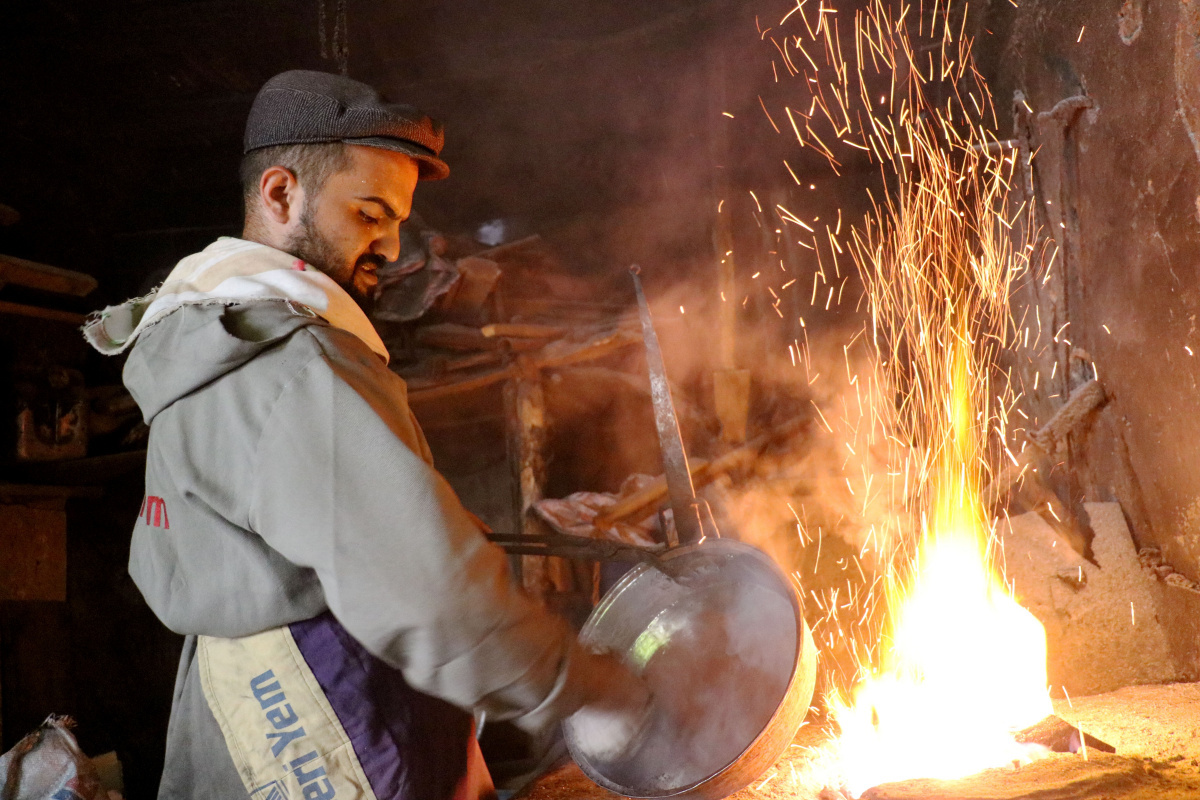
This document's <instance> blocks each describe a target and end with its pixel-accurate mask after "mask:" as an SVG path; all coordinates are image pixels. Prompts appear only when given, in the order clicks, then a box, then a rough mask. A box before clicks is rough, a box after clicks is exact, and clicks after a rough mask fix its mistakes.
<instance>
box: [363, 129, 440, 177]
mask: <svg viewBox="0 0 1200 800" xmlns="http://www.w3.org/2000/svg"><path fill="white" fill-rule="evenodd" d="M342 141H343V142H345V143H346V144H360V145H363V146H365V147H378V148H380V149H383V150H391V151H393V152H396V153H404V154H405V155H406V156H412V157H413V158H414V159H416V162H417V178H418V180H422V181H440V180H441V179H442V178H445V177H448V176H449V175H450V165H449V164H447V163H446V162H445V161H442V160H441V159H440V158H438V157H437V156H435V155H434V154H433V153H432V152H430V150H429V149H428V148H425V147H422V146H421V145H419V144H415V143H414V142H409V141H405V140H404V139H395V138H392V137H391V136H364V137H362V138H360V139H342Z"/></svg>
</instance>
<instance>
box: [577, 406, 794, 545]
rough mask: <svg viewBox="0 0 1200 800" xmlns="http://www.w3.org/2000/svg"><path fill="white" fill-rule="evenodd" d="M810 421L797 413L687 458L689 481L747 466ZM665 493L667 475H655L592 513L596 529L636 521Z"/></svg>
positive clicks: (711, 478) (698, 483) (708, 478)
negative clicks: (742, 440)
mask: <svg viewBox="0 0 1200 800" xmlns="http://www.w3.org/2000/svg"><path fill="white" fill-rule="evenodd" d="M811 425H812V418H811V417H801V418H800V419H796V420H793V421H792V422H789V423H787V424H785V425H782V426H780V427H779V428H776V429H775V430H774V431H772V432H771V433H769V434H766V435H764V436H759V437H758V438H757V439H755V440H754V441H752V442H750V443H749V444H746V445H744V446H742V447H738V448H736V449H734V450H730V451H729V452H728V453H725V454H724V455H722V456H719V457H717V458H714V459H713V460H712V461H703V460H701V459H691V461H690V463H689V464H688V471H689V472H690V473H691V474H692V485H693V486H694V487H695V488H696V489H697V490H699V489H700V487H702V486H705V485H707V484H709V483H711V482H712V481H714V480H716V479H717V478H718V477H720V476H721V475H724V474H725V473H727V472H731V471H732V470H735V469H739V468H741V467H745V466H747V465H748V464H750V462H752V461H753V460H754V459H756V458H758V455H759V453H760V452H762V451H763V450H764V449H765V448H766V447H767V446H768V445H771V444H773V443H776V442H784V441H787V440H789V439H791V438H792V437H793V436H796V435H798V434H800V433H802V432H804V431H806V430H807V429H808V428H809V427H811ZM666 497H667V479H666V478H665V477H664V476H662V475H659V476H658V477H657V478H655V479H654V481H653V482H651V483H650V484H649V485H647V486H646V487H645V488H644V489H642V490H641V491H639V492H635V493H633V494H631V495H629V496H628V497H625V498H622V499H621V500H620V501H618V502H617V503H616V504H615V505H613V506H611V507H610V508H608V509H607V510H605V511H604V513H602V514H598V515H596V519H595V523H594V524H595V525H596V527H597V528H598V529H600V530H604V529H607V528H611V527H612V526H613V525H615V524H616V523H618V522H637V521H639V520H642V519H645V518H646V517H647V516H649V514H650V513H651V512H652V511H653V510H654V508H655V507H656V506H658V505H659V504H660V503H662V502H663V500H665V499H666Z"/></svg>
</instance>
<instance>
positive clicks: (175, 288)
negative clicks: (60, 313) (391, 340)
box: [85, 71, 646, 800]
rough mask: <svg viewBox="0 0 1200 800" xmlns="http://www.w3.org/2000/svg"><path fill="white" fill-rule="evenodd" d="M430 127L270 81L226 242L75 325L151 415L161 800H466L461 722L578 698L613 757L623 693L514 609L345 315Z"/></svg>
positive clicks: (391, 239)
mask: <svg viewBox="0 0 1200 800" xmlns="http://www.w3.org/2000/svg"><path fill="white" fill-rule="evenodd" d="M442 141H443V136H442V130H441V127H440V126H439V125H438V124H437V123H435V122H433V121H432V120H431V119H429V118H428V117H426V116H424V115H422V114H420V113H419V112H417V111H416V110H415V109H412V108H410V107H407V106H399V105H393V104H389V103H386V102H384V101H383V100H382V98H380V96H379V95H378V94H377V93H376V92H375V91H374V90H372V89H371V88H370V87H368V86H365V85H364V84H361V83H358V82H355V81H352V80H349V79H347V78H343V77H339V76H334V75H327V74H324V73H318V72H304V71H293V72H286V73H283V74H281V75H278V76H276V77H275V78H272V79H271V80H270V81H268V82H267V84H266V85H264V86H263V88H262V90H261V91H260V92H259V94H258V96H257V98H256V99H255V101H254V105H253V108H252V109H251V111H250V117H249V120H248V122H247V125H246V137H245V157H244V161H243V168H242V179H243V186H244V190H245V200H246V214H245V228H244V232H243V235H242V238H241V239H232V238H223V239H219V240H218V241H217V242H215V243H213V244H212V245H210V246H209V247H208V248H206V249H205V250H204V251H202V252H200V253H197V254H195V255H192V256H189V257H187V258H185V259H183V260H182V261H181V262H180V263H179V264H178V265H177V266H176V267H175V269H174V270H173V271H172V273H171V274H170V276H169V277H168V278H167V280H166V281H165V282H164V283H163V285H162V286H160V287H159V288H158V289H157V290H156V291H155V292H154V293H152V294H151V295H148V296H147V297H144V298H138V299H135V300H131V301H129V302H127V303H125V304H123V305H120V306H115V307H111V308H107V309H105V310H104V311H103V312H101V313H100V315H99V316H98V317H97V318H95V319H93V320H92V321H90V322H89V324H88V325H87V326H86V328H85V335H86V336H87V338H88V339H89V341H90V342H91V343H92V344H93V345H95V346H96V347H97V348H98V349H100V350H101V351H103V352H106V353H117V352H121V351H124V350H126V349H128V348H132V349H131V350H130V353H129V359H128V362H127V363H126V366H125V370H124V378H125V383H126V385H127V386H128V387H129V390H130V391H131V392H132V393H133V395H134V397H135V399H136V400H137V402H138V404H139V406H140V407H141V409H142V413H143V415H144V417H145V419H146V421H147V422H148V423H149V424H150V442H149V455H148V458H147V465H146V499H145V502H144V504H143V506H142V510H141V514H140V516H139V519H138V523H137V524H136V526H135V528H134V533H133V543H132V548H131V553H130V574H131V575H132V576H133V578H134V580H135V581H136V582H137V584H138V587H139V588H140V589H141V591H142V593H143V594H144V595H145V597H146V600H147V601H148V602H149V604H150V606H151V607H152V608H153V609H154V611H155V613H156V614H157V615H158V616H159V618H160V619H161V620H162V621H163V622H164V624H166V625H167V626H168V627H169V628H171V629H172V630H174V631H177V632H179V633H182V634H185V635H186V637H187V638H186V640H185V645H184V651H183V656H182V659H181V662H180V667H179V675H178V679H177V683H176V689H175V697H174V704H173V706H172V711H171V721H170V726H169V730H168V734H167V754H166V765H165V769H164V775H163V780H162V785H161V787H160V790H159V796H160V797H162V798H177V797H178V798H230V797H238V796H247V795H249V796H251V797H254V798H262V799H263V800H266V799H267V798H304V800H330V798H333V797H339V798H343V800H345V799H346V798H380V800H384V799H385V798H405V799H406V800H407V799H408V798H412V799H413V800H417V799H418V798H419V799H420V800H427V799H428V800H438V799H439V798H450V797H455V798H475V797H481V796H486V795H487V794H490V792H491V782H490V779H489V778H488V776H487V772H486V768H485V767H484V766H483V764H482V759H481V756H480V755H479V751H478V747H477V746H476V744H475V741H474V738H473V736H472V730H473V725H472V717H471V714H470V712H471V711H483V712H486V713H487V715H488V716H489V717H490V718H501V719H503V718H511V719H513V720H515V722H516V723H517V724H519V725H521V726H523V727H525V728H526V729H528V730H542V729H545V728H546V727H547V726H549V725H552V724H554V723H556V722H557V721H559V720H561V719H562V718H564V717H565V716H567V715H569V714H572V713H574V712H576V711H578V710H580V709H584V713H589V714H593V715H597V716H600V717H602V718H606V719H610V720H611V721H612V722H613V728H612V729H613V731H614V739H613V741H612V743H611V744H612V746H613V748H615V751H619V750H620V748H621V747H623V746H624V745H625V744H626V742H627V741H628V740H629V739H630V737H631V735H632V733H633V732H634V731H636V730H637V729H638V728H639V725H640V722H641V720H643V719H644V716H645V703H646V694H645V689H644V688H643V687H642V685H641V684H640V682H639V681H637V679H636V678H633V677H632V675H631V674H630V673H629V672H628V671H627V670H626V669H625V668H624V667H623V666H621V665H620V663H619V662H618V661H617V660H616V659H614V658H612V657H609V656H602V655H596V654H593V653H590V652H587V651H586V650H584V649H583V648H581V647H580V646H579V644H578V643H577V642H576V641H575V639H574V637H573V635H572V634H571V632H570V631H569V629H568V628H567V627H566V626H565V625H564V624H563V623H562V622H561V621H559V620H557V619H555V618H554V617H552V616H550V615H548V614H547V613H546V612H545V611H544V610H543V609H542V608H541V607H540V606H539V605H537V604H536V603H534V602H533V601H531V600H530V599H529V598H527V597H526V596H524V595H523V594H522V593H521V592H520V590H519V589H518V588H517V587H516V586H515V585H514V583H513V581H512V580H511V579H510V576H509V574H508V572H507V567H506V560H505V558H504V555H503V554H502V553H501V552H500V551H499V550H498V549H497V548H495V547H494V546H492V545H490V544H489V543H488V542H487V541H486V539H485V538H484V536H483V535H482V533H481V532H480V530H479V528H478V527H477V525H476V523H475V521H474V518H473V517H472V516H471V515H470V514H469V513H468V512H466V511H465V510H464V509H463V508H462V506H461V505H460V504H459V502H458V500H457V498H456V497H455V496H454V494H453V492H452V491H451V490H450V488H449V486H448V485H447V484H446V482H445V481H444V480H443V479H442V478H441V477H440V476H439V475H438V474H437V473H436V472H435V471H434V470H433V468H432V458H431V455H430V452H429V448H428V446H427V444H426V442H425V439H424V437H423V435H422V433H421V431H420V428H419V427H418V426H417V423H416V421H415V419H414V418H413V416H412V414H411V412H410V411H409V409H408V405H407V399H406V394H405V385H404V382H403V381H402V380H401V379H400V378H399V377H397V376H396V375H395V374H393V373H392V372H390V371H389V370H388V369H387V366H386V362H387V358H388V355H387V350H386V348H385V347H384V346H383V343H382V341H380V339H379V336H378V334H377V333H376V332H375V330H374V328H373V327H372V326H371V323H370V321H369V320H368V318H367V316H366V315H365V314H364V313H363V311H362V310H361V309H360V308H359V306H358V305H357V304H356V302H355V298H357V299H359V300H363V299H364V298H366V297H367V296H368V295H369V294H370V291H371V289H372V287H373V286H374V285H375V281H376V276H375V271H376V270H377V269H378V268H379V266H380V265H382V264H384V263H386V262H388V261H391V260H394V259H395V258H396V257H397V256H398V254H399V226H400V224H401V223H402V222H403V221H404V219H405V218H406V217H407V216H408V215H409V213H410V210H411V207H412V196H413V191H414V189H415V187H416V185H417V182H418V181H420V180H426V179H438V178H443V177H445V176H446V175H447V174H448V172H449V168H448V167H447V166H446V164H445V163H444V162H443V161H442V160H441V159H440V158H439V153H440V151H441V148H442Z"/></svg>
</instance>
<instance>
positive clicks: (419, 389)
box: [408, 330, 642, 403]
mask: <svg viewBox="0 0 1200 800" xmlns="http://www.w3.org/2000/svg"><path fill="white" fill-rule="evenodd" d="M641 341H642V337H641V334H638V333H635V332H632V331H624V330H618V331H615V332H613V333H607V334H603V335H601V336H597V337H596V338H594V339H590V340H588V341H586V342H583V343H582V344H576V343H573V342H572V343H568V342H563V341H558V342H553V343H552V344H549V345H547V346H546V347H544V348H542V350H541V351H539V352H537V353H533V354H530V355H528V356H526V357H525V364H526V365H528V366H531V367H532V368H534V369H555V368H558V367H565V366H567V365H569V364H577V363H580V362H583V361H591V360H593V359H597V358H601V357H603V356H606V355H609V354H610V353H614V352H616V351H617V350H620V349H622V348H625V347H628V346H629V345H632V344H640V343H641ZM525 368H526V367H525V366H519V365H517V364H513V365H511V366H508V367H505V368H504V369H499V370H496V371H495V372H487V373H484V374H483V375H474V376H471V377H469V378H464V379H463V380H460V381H456V382H453V383H446V382H442V381H439V382H436V383H431V382H426V381H416V380H414V381H410V382H409V390H408V401H409V402H410V403H421V402H429V401H431V400H441V399H442V398H444V397H453V396H455V395H458V394H462V393H465V392H471V391H475V390H476V389H482V388H484V387H486V386H492V385H493V384H496V383H500V382H502V381H506V380H508V379H510V378H513V377H515V376H517V375H519V374H520V373H521V371H522V370H523V369H525Z"/></svg>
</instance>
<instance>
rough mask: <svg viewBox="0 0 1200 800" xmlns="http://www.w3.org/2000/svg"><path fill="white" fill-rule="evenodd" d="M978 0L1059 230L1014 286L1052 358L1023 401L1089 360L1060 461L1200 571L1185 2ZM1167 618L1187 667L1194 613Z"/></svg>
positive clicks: (1190, 69)
mask: <svg viewBox="0 0 1200 800" xmlns="http://www.w3.org/2000/svg"><path fill="white" fill-rule="evenodd" d="M986 5H987V12H986V14H985V15H984V18H981V19H979V20H978V21H979V22H980V25H979V28H978V29H977V30H978V32H979V36H980V48H979V50H978V53H979V55H980V58H981V61H982V65H983V68H984V71H985V73H986V74H988V75H989V77H990V78H991V80H992V90H993V94H994V95H995V96H996V98H997V105H998V106H999V107H1001V108H1004V107H1005V106H1007V105H1008V104H1009V103H1011V102H1012V98H1013V97H1014V92H1016V91H1021V92H1023V93H1024V94H1025V96H1026V97H1027V103H1028V107H1029V108H1028V110H1025V111H1023V112H1022V111H1021V110H1020V108H1019V104H1018V109H1017V110H1018V112H1019V113H1018V116H1024V117H1026V118H1028V120H1029V121H1028V125H1027V127H1026V130H1027V131H1028V135H1029V136H1031V138H1032V141H1033V144H1034V146H1035V147H1037V148H1040V149H1039V150H1038V154H1037V156H1036V157H1035V159H1034V169H1035V174H1034V177H1035V180H1036V181H1037V188H1038V189H1039V191H1040V193H1041V198H1042V200H1043V206H1042V209H1041V212H1042V223H1043V225H1044V227H1045V229H1046V231H1047V232H1048V234H1049V235H1051V236H1053V238H1054V240H1055V243H1056V245H1057V248H1058V256H1057V257H1056V260H1055V263H1054V265H1053V269H1052V275H1051V278H1050V280H1049V281H1048V282H1047V283H1046V285H1045V286H1040V287H1036V288H1035V291H1033V292H1032V293H1031V294H1028V295H1026V298H1025V299H1028V300H1031V301H1032V302H1034V303H1035V304H1037V305H1038V307H1039V309H1040V311H1041V313H1042V315H1043V321H1042V325H1041V327H1042V330H1043V338H1042V343H1043V346H1044V347H1045V350H1044V352H1043V353H1042V354H1041V356H1040V359H1039V360H1038V362H1037V363H1036V364H1035V365H1034V366H1036V367H1037V368H1040V369H1041V370H1042V377H1043V378H1046V377H1048V376H1049V375H1050V372H1051V371H1052V370H1053V369H1054V364H1055V363H1056V362H1057V365H1058V369H1057V372H1056V374H1055V376H1054V378H1053V379H1052V380H1050V381H1047V382H1046V383H1044V384H1042V386H1041V387H1040V389H1039V391H1038V392H1037V393H1035V397H1034V398H1033V401H1034V405H1035V406H1036V407H1037V408H1038V410H1039V412H1040V414H1039V416H1040V417H1041V419H1042V420H1045V419H1046V418H1047V416H1048V414H1049V413H1050V411H1051V410H1052V409H1053V408H1056V407H1057V406H1058V404H1060V403H1061V402H1062V398H1063V397H1065V396H1066V394H1067V393H1069V392H1070V391H1071V390H1072V389H1073V388H1075V387H1076V386H1078V385H1079V383H1080V382H1082V381H1083V380H1086V379H1087V378H1088V377H1089V376H1090V373H1091V370H1092V365H1093V364H1094V367H1095V369H1096V371H1097V372H1098V374H1099V378H1100V380H1101V382H1102V383H1103V385H1104V387H1105V389H1106V391H1107V393H1108V396H1109V398H1110V400H1109V403H1108V405H1107V406H1106V407H1105V408H1104V409H1103V411H1102V412H1101V413H1100V415H1099V417H1098V419H1097V420H1096V423H1095V424H1094V426H1093V427H1092V429H1091V430H1090V431H1089V432H1088V433H1086V434H1083V435H1080V436H1077V437H1075V440H1074V441H1073V443H1072V445H1071V448H1070V450H1069V452H1067V453H1063V454H1061V456H1062V458H1063V459H1064V465H1066V466H1067V467H1068V469H1067V470H1066V471H1065V472H1062V473H1061V474H1062V475H1065V476H1068V477H1069V481H1068V482H1069V483H1071V484H1072V486H1070V487H1069V488H1070V490H1071V491H1073V492H1074V493H1075V494H1076V495H1077V496H1080V497H1083V498H1086V499H1098V500H1109V499H1117V500H1119V501H1120V502H1121V505H1122V507H1123V508H1124V509H1125V512H1126V514H1127V516H1128V517H1129V520H1130V522H1131V526H1132V530H1133V533H1134V536H1135V538H1136V540H1137V542H1138V544H1139V545H1142V546H1147V545H1157V546H1160V547H1162V548H1163V549H1164V553H1165V555H1166V558H1167V560H1168V562H1169V563H1171V564H1172V565H1173V566H1174V567H1175V569H1176V570H1178V571H1180V572H1182V573H1184V574H1185V575H1187V576H1188V577H1190V578H1192V579H1197V578H1200V449H1198V448H1197V446H1196V443H1197V442H1198V441H1200V414H1198V413H1197V411H1198V409H1200V392H1198V391H1197V374H1198V372H1200V362H1198V361H1197V357H1194V356H1193V353H1197V352H1200V333H1198V331H1197V323H1196V317H1197V313H1198V312H1200V269H1198V267H1200V140H1198V139H1197V133H1200V48H1198V42H1200V39H1198V37H1200V16H1198V15H1200V9H1198V8H1197V6H1196V4H1195V3H1193V2H1190V0H1181V1H1180V2H1154V1H1153V0H1105V2H1087V3H1081V2H1071V1H1070V0H1028V1H1027V2H1022V3H1021V5H1020V8H1019V9H1015V8H1013V7H1012V6H1011V5H1010V4H1008V3H1007V2H991V3H990V4H986ZM1072 97H1074V98H1076V99H1075V100H1070V98H1072ZM1064 101H1066V102H1064ZM1020 127H1021V126H1020V125H1019V124H1018V126H1017V129H1016V133H1018V134H1019V133H1020ZM1005 132H1007V131H1005ZM1063 326H1067V327H1065V328H1063ZM1060 330H1061V331H1062V332H1061V333H1060V334H1059V337H1058V341H1057V342H1055V341H1054V333H1056V332H1058V331H1060ZM1171 591H1177V590H1171ZM1181 602H1182V600H1181ZM1173 621H1174V622H1175V623H1177V624H1176V626H1175V627H1174V628H1173V632H1174V635H1175V636H1176V644H1177V650H1179V655H1180V656H1182V657H1184V658H1186V659H1187V660H1188V662H1189V663H1191V664H1192V668H1193V670H1195V668H1196V665H1197V664H1198V663H1200V661H1198V660H1197V650H1198V649H1200V644H1198V643H1200V635H1198V632H1197V629H1196V625H1197V623H1196V621H1195V620H1194V619H1189V618H1185V617H1184V616H1183V615H1180V617H1179V618H1178V619H1176V620H1173Z"/></svg>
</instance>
